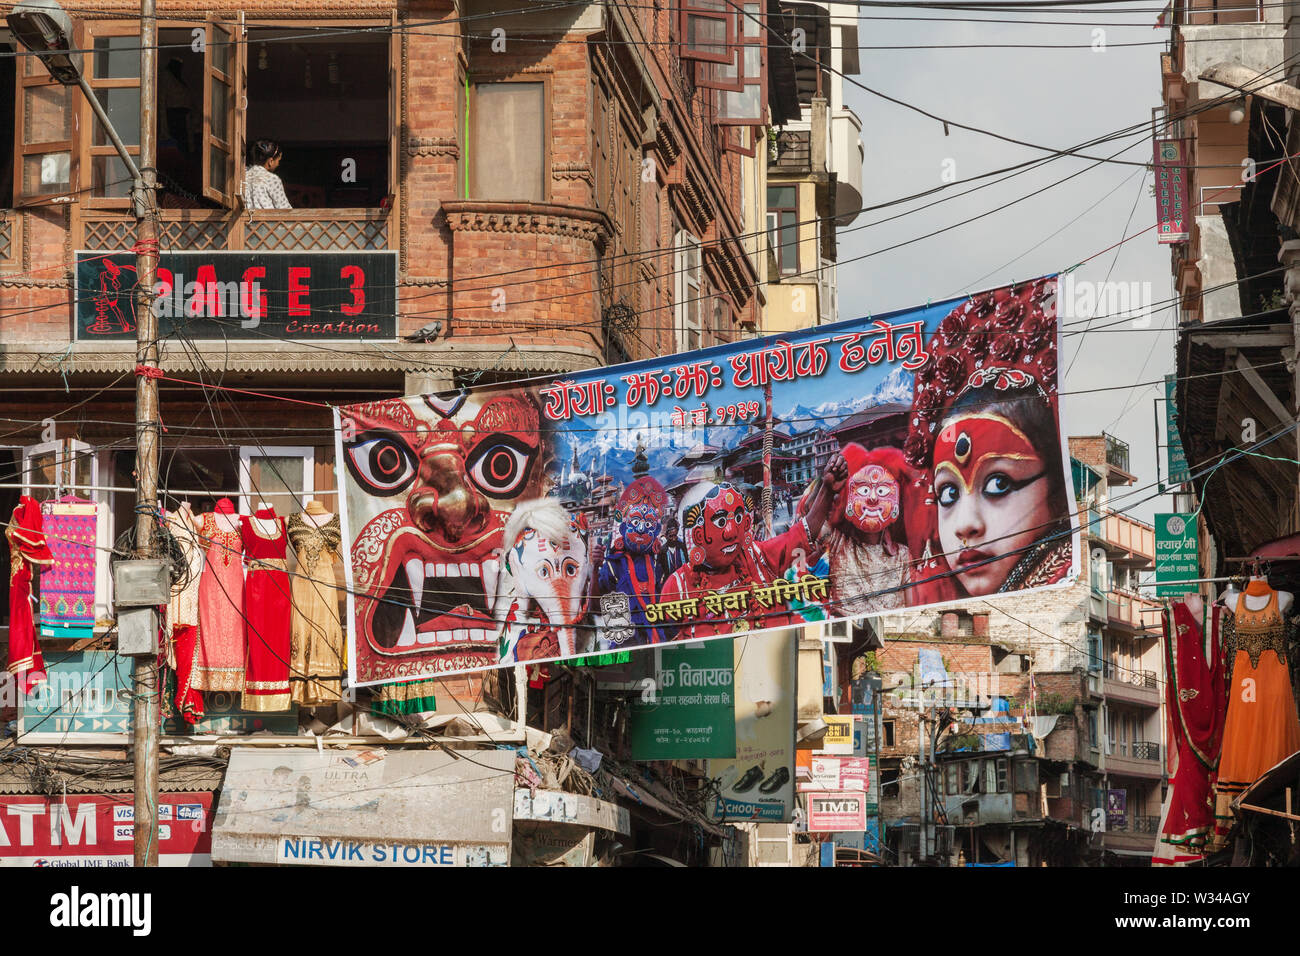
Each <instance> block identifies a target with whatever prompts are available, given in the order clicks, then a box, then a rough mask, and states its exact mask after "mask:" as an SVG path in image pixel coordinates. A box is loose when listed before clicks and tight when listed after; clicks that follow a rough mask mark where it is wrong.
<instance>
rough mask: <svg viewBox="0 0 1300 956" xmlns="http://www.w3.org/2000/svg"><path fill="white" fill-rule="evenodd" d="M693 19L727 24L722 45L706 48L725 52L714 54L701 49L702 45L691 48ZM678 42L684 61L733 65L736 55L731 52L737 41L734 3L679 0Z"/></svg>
mask: <svg viewBox="0 0 1300 956" xmlns="http://www.w3.org/2000/svg"><path fill="white" fill-rule="evenodd" d="M692 20H708V21H713V22H716V23H721V24H722V25H723V32H724V38H723V41H722V43H721V44H717V43H713V42H709V43H706V44H703V45H704V46H718V45H721V46H723V48H724V52H723V53H711V52H708V51H706V50H703V49H700V48H699V47H698V46H691V44H690V40H689V37H690V35H691V30H690V28H691V21H692ZM676 21H677V40H678V55H679V56H680V57H681V58H682V59H683V60H704V61H707V62H713V63H730V62H731V61H732V57H733V54H732V52H731V49H732V47H733V46H735V44H736V41H737V39H738V38H737V36H736V12H735V10H733V9H732V6H731V2H730V0H694V2H692V0H678V5H677V17H676Z"/></svg>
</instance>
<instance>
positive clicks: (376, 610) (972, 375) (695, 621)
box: [335, 277, 1077, 689]
mask: <svg viewBox="0 0 1300 956" xmlns="http://www.w3.org/2000/svg"><path fill="white" fill-rule="evenodd" d="M1056 298H1057V282H1056V279H1055V277H1048V278H1043V279H1036V280H1033V281H1031V282H1027V283H1024V284H1022V285H1018V286H1012V287H1007V288H1002V289H996V290H993V291H990V292H984V293H980V294H978V295H974V296H968V297H963V298H958V299H951V300H947V301H944V302H938V303H934V304H931V305H926V306H924V307H920V308H913V309H905V310H901V311H898V312H893V313H890V314H888V315H883V316H866V317H864V318H860V319H853V320H850V321H845V322H838V323H834V324H831V325H822V326H817V327H815V328H810V329H804V330H801V331H797V332H790V333H787V334H783V335H779V336H768V337H766V338H758V339H746V340H743V341H740V342H735V343H731V344H726V345H717V346H713V347H711V348H707V349H700V350H696V351H692V352H686V353H681V354H677V355H669V356H662V357H654V358H650V359H646V360H643V361H639V362H633V363H628V364H625V365H619V366H613V367H601V368H594V369H585V370H582V371H579V372H572V373H568V374H566V375H564V376H555V377H542V378H537V379H530V380H528V381H526V382H520V383H518V384H514V385H509V386H501V385H497V386H490V387H489V386H485V387H483V388H471V389H463V390H461V391H459V392H447V393H441V394H437V395H412V396H408V397H405V398H394V399H386V400H378V401H373V402H366V403H361V404H356V405H349V406H346V407H343V408H339V409H336V411H335V452H336V461H337V468H338V485H337V486H338V488H339V489H340V492H341V496H340V497H341V502H340V517H341V520H342V531H343V542H344V551H345V570H346V574H347V588H348V625H349V626H348V631H349V638H348V639H349V643H350V650H349V653H348V664H349V668H350V675H349V677H350V681H351V683H352V685H353V686H356V687H366V686H375V685H380V684H386V683H393V682H399V681H409V680H414V679H418V678H432V677H440V676H445V675H450V674H457V673H464V672H467V671H476V670H485V669H488V668H495V667H500V666H503V665H508V664H515V663H522V662H544V661H554V660H566V659H570V658H573V657H576V656H584V655H587V654H599V653H608V652H613V651H623V650H627V649H628V648H637V647H647V646H650V645H657V644H666V643H669V642H672V641H694V640H711V639H714V638H725V639H727V640H731V639H734V638H735V637H737V636H738V635H741V634H746V633H749V632H752V631H764V630H779V629H784V628H789V627H798V626H801V625H802V624H804V623H805V622H807V621H821V620H825V621H828V622H830V621H841V620H850V619H855V618H858V617H861V616H863V615H869V614H881V613H886V612H890V611H896V610H900V609H902V608H920V607H928V606H932V605H936V604H946V603H950V602H953V601H959V600H963V599H967V598H981V597H986V596H987V597H993V596H995V595H1001V594H1010V593H1020V592H1024V591H1027V590H1031V589H1036V588H1040V587H1048V586H1065V585H1068V584H1069V582H1070V581H1071V580H1072V579H1073V577H1074V575H1075V574H1076V573H1077V572H1076V567H1075V565H1076V563H1077V560H1076V559H1077V554H1076V552H1077V548H1076V546H1075V544H1074V536H1075V532H1074V530H1073V529H1072V523H1071V522H1072V517H1073V511H1074V509H1073V507H1072V502H1071V501H1070V496H1069V494H1067V491H1068V489H1069V480H1068V474H1069V472H1068V470H1067V468H1066V465H1067V463H1068V462H1067V456H1066V453H1065V451H1064V449H1063V442H1062V439H1061V430H1060V422H1059V417H1058V409H1057V404H1058V387H1057V381H1058V378H1059V372H1058V368H1057V354H1058V347H1057V340H1058V329H1057V318H1056V312H1057V308H1056ZM706 689H708V688H706Z"/></svg>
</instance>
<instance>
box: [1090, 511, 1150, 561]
mask: <svg viewBox="0 0 1300 956" xmlns="http://www.w3.org/2000/svg"><path fill="white" fill-rule="evenodd" d="M1091 520H1092V516H1091V514H1090V515H1089V521H1090V522H1091ZM1089 531H1091V532H1092V533H1093V534H1096V535H1097V536H1098V537H1100V538H1101V539H1102V540H1103V541H1104V542H1105V543H1106V544H1108V545H1111V546H1112V547H1116V548H1122V549H1124V550H1125V551H1127V552H1128V553H1129V555H1131V556H1132V558H1133V559H1135V560H1138V559H1140V560H1141V561H1144V562H1147V563H1150V562H1152V561H1154V560H1155V555H1156V529H1155V528H1153V527H1152V526H1151V525H1149V524H1146V523H1144V522H1141V521H1137V520H1135V519H1133V518H1130V517H1128V516H1127V515H1122V514H1116V513H1115V512H1113V511H1108V512H1106V513H1105V515H1104V517H1102V519H1101V520H1100V521H1099V522H1097V524H1095V525H1092V524H1090V525H1089Z"/></svg>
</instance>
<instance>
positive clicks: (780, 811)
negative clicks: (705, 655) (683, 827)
mask: <svg viewBox="0 0 1300 956" xmlns="http://www.w3.org/2000/svg"><path fill="white" fill-rule="evenodd" d="M798 640H799V632H798V631H777V632H775V633H772V634H761V635H754V636H752V637H743V638H740V639H739V640H737V641H735V642H734V643H733V644H732V645H731V649H732V652H733V654H734V655H735V687H736V692H735V701H736V704H735V708H736V713H735V719H736V759H734V760H710V761H709V776H710V777H712V778H713V779H715V780H717V781H718V793H719V796H718V797H715V799H714V802H713V817H714V819H716V820H726V821H729V822H733V823H735V822H739V821H749V820H752V821H755V822H762V823H789V822H790V811H791V810H793V809H794V762H795V747H794V724H795V703H796V700H795V673H796V669H795V668H796V664H795V661H796V655H797V654H798Z"/></svg>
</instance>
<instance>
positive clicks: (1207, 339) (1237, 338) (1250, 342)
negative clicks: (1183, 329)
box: [1191, 332, 1295, 349]
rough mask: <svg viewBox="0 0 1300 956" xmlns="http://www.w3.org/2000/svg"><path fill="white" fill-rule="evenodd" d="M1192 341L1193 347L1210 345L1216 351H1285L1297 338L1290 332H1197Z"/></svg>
mask: <svg viewBox="0 0 1300 956" xmlns="http://www.w3.org/2000/svg"><path fill="white" fill-rule="evenodd" d="M1191 339H1192V344H1193V345H1208V346H1210V348H1215V349H1222V348H1227V347H1228V346H1229V345H1234V346H1241V345H1245V346H1247V347H1249V348H1261V349H1285V348H1290V347H1291V346H1292V345H1293V344H1294V342H1295V337H1294V336H1293V335H1292V334H1291V333H1290V332H1245V333H1243V332H1196V333H1193V334H1192V336H1191Z"/></svg>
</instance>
